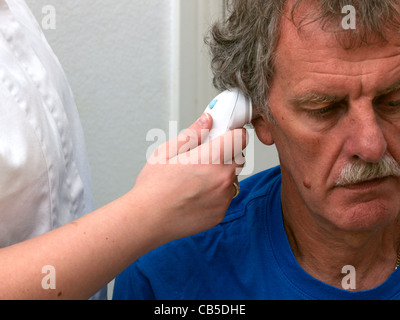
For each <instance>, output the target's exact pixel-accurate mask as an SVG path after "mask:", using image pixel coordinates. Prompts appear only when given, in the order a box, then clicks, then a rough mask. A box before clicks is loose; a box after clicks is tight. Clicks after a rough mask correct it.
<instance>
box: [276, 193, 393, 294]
mask: <svg viewBox="0 0 400 320" xmlns="http://www.w3.org/2000/svg"><path fill="white" fill-rule="evenodd" d="M291 198H292V197H291ZM291 200H293V198H292V199H285V197H284V195H283V192H282V211H283V219H284V227H285V231H286V234H287V237H288V240H289V244H290V246H291V248H292V251H293V254H294V256H295V258H296V260H297V262H298V263H299V265H300V266H301V267H302V268H303V269H304V270H305V271H306V272H307V273H309V274H310V275H311V276H313V277H314V278H316V279H319V280H321V281H323V282H325V283H327V284H330V285H332V286H335V287H337V288H340V289H350V290H352V291H360V290H367V289H371V288H374V287H376V286H378V285H380V284H381V283H383V282H384V281H385V280H386V279H387V278H388V277H389V276H390V274H391V273H392V272H393V271H394V268H395V265H396V260H397V251H398V250H399V247H400V238H399V236H398V234H399V232H396V231H399V223H398V221H399V219H397V222H396V223H394V224H393V225H390V226H387V227H384V228H381V229H378V230H373V231H363V232H350V231H344V230H339V229H338V228H335V227H334V226H332V225H330V224H329V223H328V222H326V221H322V220H321V219H316V218H315V217H313V215H312V214H310V213H308V212H307V210H306V209H303V210H302V209H300V210H299V206H293V205H292V204H291ZM291 208H296V210H291ZM349 270H350V271H349ZM350 272H353V274H352V275H350V274H349V273H350ZM346 276H354V277H355V279H354V283H355V284H356V285H355V288H354V289H351V288H349V287H348V286H347V285H346V283H347V282H346V281H347V280H346V279H348V278H346Z"/></svg>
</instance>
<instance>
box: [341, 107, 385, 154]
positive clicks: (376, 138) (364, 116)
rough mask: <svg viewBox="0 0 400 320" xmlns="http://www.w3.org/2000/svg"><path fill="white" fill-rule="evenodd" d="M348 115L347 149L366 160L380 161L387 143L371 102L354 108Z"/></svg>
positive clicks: (349, 152)
mask: <svg viewBox="0 0 400 320" xmlns="http://www.w3.org/2000/svg"><path fill="white" fill-rule="evenodd" d="M350 109H352V108H350ZM348 116H349V119H348V130H349V135H348V137H347V141H346V151H347V152H348V154H349V156H351V157H353V158H354V157H355V158H359V159H361V160H364V161H365V162H379V160H380V159H381V158H382V157H383V155H384V154H385V152H386V149H387V143H386V139H385V137H384V134H383V132H382V128H381V127H380V124H379V121H378V118H377V115H376V113H375V111H374V109H373V107H372V105H371V103H369V106H368V105H365V104H364V105H361V106H357V107H355V108H353V110H351V111H350V112H349V114H348Z"/></svg>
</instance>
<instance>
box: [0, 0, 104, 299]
mask: <svg viewBox="0 0 400 320" xmlns="http://www.w3.org/2000/svg"><path fill="white" fill-rule="evenodd" d="M92 210H93V201H92V190H91V185H90V174H89V169H88V162H87V157H86V153H85V145H84V138H83V132H82V128H81V125H80V122H79V116H78V112H77V109H76V105H75V103H74V99H73V96H72V93H71V90H70V87H69V85H68V82H67V80H66V77H65V74H64V72H63V70H62V68H61V65H60V64H59V61H58V60H57V58H56V57H55V55H54V53H53V51H52V50H51V49H50V46H49V45H48V43H47V41H46V40H45V37H44V35H43V33H42V31H41V29H40V27H39V25H38V23H37V22H36V20H35V19H34V17H33V15H32V13H31V12H30V10H29V8H28V6H27V5H26V3H25V2H24V1H23V0H0V248H1V247H6V246H9V245H12V244H15V243H17V242H20V241H23V240H26V239H29V238H32V237H35V236H37V235H40V234H42V233H45V232H47V231H50V230H52V229H54V228H57V227H59V226H61V225H64V224H66V223H68V222H70V221H72V220H74V219H77V218H79V217H81V216H82V215H84V214H86V213H89V212H91V211H92ZM97 297H98V298H104V297H105V296H104V292H103V295H102V296H97Z"/></svg>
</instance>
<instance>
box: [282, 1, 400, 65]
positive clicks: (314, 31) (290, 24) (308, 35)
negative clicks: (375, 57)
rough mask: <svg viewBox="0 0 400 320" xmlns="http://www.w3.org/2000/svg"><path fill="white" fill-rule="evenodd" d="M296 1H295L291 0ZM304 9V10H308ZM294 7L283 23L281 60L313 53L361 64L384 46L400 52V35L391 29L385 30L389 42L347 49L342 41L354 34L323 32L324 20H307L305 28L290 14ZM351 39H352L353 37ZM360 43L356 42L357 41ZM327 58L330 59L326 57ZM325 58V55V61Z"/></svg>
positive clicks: (287, 11) (288, 8) (288, 11)
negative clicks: (347, 35) (322, 21)
mask: <svg viewBox="0 0 400 320" xmlns="http://www.w3.org/2000/svg"><path fill="white" fill-rule="evenodd" d="M291 2H294V0H291ZM305 8H306V6H303V8H302V10H305ZM290 10H291V7H290V6H289V5H288V6H287V7H286V11H285V14H284V16H283V17H282V20H281V29H280V37H279V41H278V46H277V49H276V57H277V61H279V59H281V58H283V59H288V58H290V57H294V58H296V57H297V58H299V59H301V56H302V55H303V54H304V55H305V56H308V55H309V52H314V53H318V52H321V53H322V52H324V54H325V55H326V54H327V53H329V55H331V56H333V57H338V56H341V57H343V58H344V59H345V60H348V61H352V60H354V61H359V60H360V59H363V58H367V57H368V55H369V52H371V53H376V50H381V49H382V47H383V46H386V47H388V46H392V47H393V48H395V47H397V48H399V50H400V33H399V32H396V31H393V30H390V29H387V30H386V31H385V39H379V40H377V39H375V41H371V42H370V43H363V44H362V45H357V46H354V47H351V48H348V47H346V46H343V43H342V42H341V41H340V39H341V38H345V37H346V33H347V32H348V33H351V32H352V31H347V30H341V31H340V33H338V32H339V31H338V32H331V31H326V30H323V29H322V26H321V23H320V21H311V20H310V21H308V22H307V21H306V20H304V21H303V22H304V23H303V24H302V25H301V27H299V26H298V25H297V23H296V21H293V19H292V17H291V15H290ZM337 23H338V28H340V27H341V25H340V24H341V20H338V21H337ZM348 39H352V37H349V38H348ZM354 41H356V40H354ZM325 57H326V56H325ZM322 58H323V55H322V54H321V59H322Z"/></svg>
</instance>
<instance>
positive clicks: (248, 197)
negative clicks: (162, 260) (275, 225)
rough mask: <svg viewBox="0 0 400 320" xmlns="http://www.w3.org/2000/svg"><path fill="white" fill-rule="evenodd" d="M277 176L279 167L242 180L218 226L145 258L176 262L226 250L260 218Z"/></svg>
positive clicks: (162, 248)
mask: <svg viewBox="0 0 400 320" xmlns="http://www.w3.org/2000/svg"><path fill="white" fill-rule="evenodd" d="M280 176H281V173H280V167H274V168H271V169H268V170H265V171H262V172H260V173H257V174H255V175H253V176H251V177H249V178H247V179H244V180H242V181H241V182H240V188H241V191H240V194H239V196H238V197H237V198H235V199H233V201H232V203H231V205H230V207H229V208H228V210H227V212H226V215H225V218H224V220H223V221H222V222H221V223H220V224H219V225H217V226H216V227H214V228H212V229H210V230H207V231H204V232H202V233H199V234H196V235H193V236H191V237H187V238H183V239H179V240H175V241H173V242H170V243H168V244H166V245H164V246H162V247H161V248H158V249H155V250H154V251H153V252H151V253H150V254H147V257H146V258H147V259H149V260H150V261H154V259H156V257H160V256H164V255H170V254H171V255H173V256H174V258H175V259H176V258H178V257H177V255H180V254H182V257H180V258H182V259H184V257H185V256H186V252H193V251H195V252H197V251H198V249H201V248H202V249H204V252H206V251H207V250H206V248H209V247H210V246H215V244H216V243H220V244H221V242H222V243H223V246H224V247H225V246H228V247H229V246H230V244H231V242H232V243H233V242H236V241H237V240H238V239H236V238H235V237H238V236H242V235H243V234H244V233H243V232H242V231H243V230H241V229H243V228H246V226H245V225H246V224H254V221H253V220H256V219H262V218H261V217H260V214H258V212H257V211H260V210H266V209H265V207H266V203H265V201H268V199H269V198H270V193H271V192H272V190H273V189H274V188H273V185H274V184H276V183H280ZM228 229H229V231H227V230H228ZM234 230H235V231H236V232H235V231H234ZM222 234H223V235H224V236H222ZM235 235H236V236H235ZM222 238H223V239H222ZM201 251H202V250H201ZM178 259H179V258H178Z"/></svg>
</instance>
